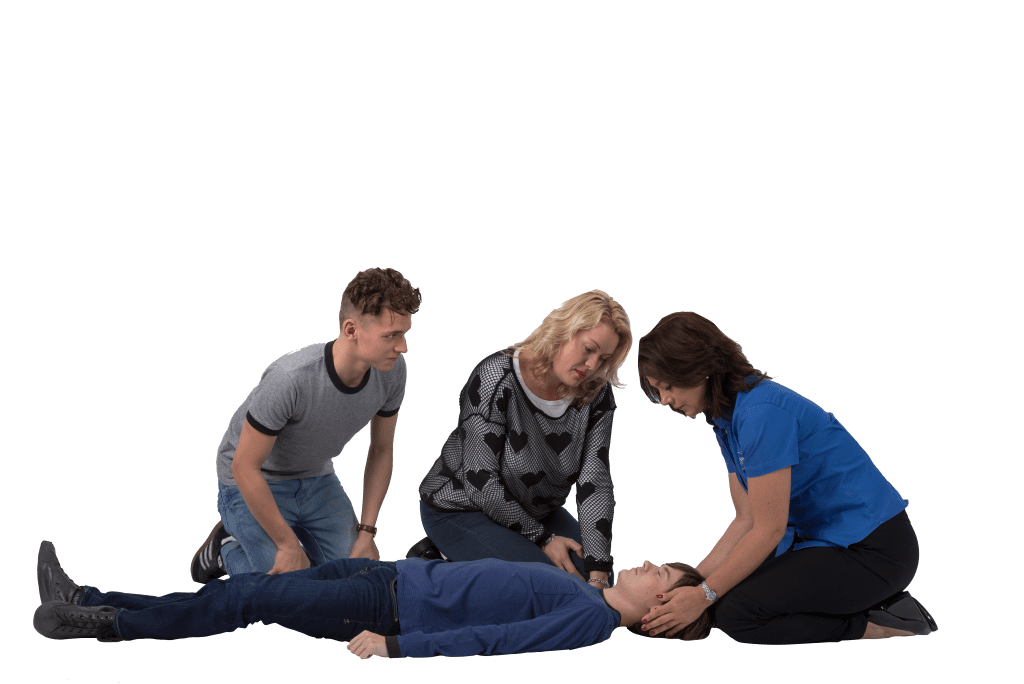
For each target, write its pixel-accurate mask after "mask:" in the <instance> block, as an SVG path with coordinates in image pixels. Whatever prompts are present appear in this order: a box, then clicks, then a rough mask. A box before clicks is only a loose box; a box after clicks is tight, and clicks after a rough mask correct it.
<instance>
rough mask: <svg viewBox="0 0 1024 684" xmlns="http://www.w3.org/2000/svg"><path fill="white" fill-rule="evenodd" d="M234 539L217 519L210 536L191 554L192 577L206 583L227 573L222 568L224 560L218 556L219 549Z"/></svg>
mask: <svg viewBox="0 0 1024 684" xmlns="http://www.w3.org/2000/svg"><path fill="white" fill-rule="evenodd" d="M234 540H235V538H234V537H232V536H231V534H230V533H228V531H227V530H226V529H225V528H224V523H223V522H219V521H218V523H217V524H216V525H214V526H213V530H211V531H210V536H209V537H207V538H206V541H204V542H203V545H202V546H200V547H199V550H198V551H196V555H194V556H192V567H191V572H192V579H193V580H194V581H196V582H199V583H200V584H206V583H207V582H209V581H210V580H215V579H217V578H218V577H223V576H224V575H225V574H227V571H225V570H224V561H223V559H221V557H220V549H221V547H222V546H224V545H225V544H227V543H228V542H230V541H234Z"/></svg>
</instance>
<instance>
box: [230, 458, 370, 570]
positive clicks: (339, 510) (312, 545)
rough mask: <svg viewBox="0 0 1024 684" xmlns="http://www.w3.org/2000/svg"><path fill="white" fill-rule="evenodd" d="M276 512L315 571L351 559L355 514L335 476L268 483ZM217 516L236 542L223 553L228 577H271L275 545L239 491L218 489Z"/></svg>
mask: <svg viewBox="0 0 1024 684" xmlns="http://www.w3.org/2000/svg"><path fill="white" fill-rule="evenodd" d="M267 484H268V485H270V493H271V494H273V495H274V501H275V502H277V508H278V510H280V511H281V515H282V516H284V520H285V522H287V523H288V525H289V526H290V527H291V528H292V530H293V531H294V532H295V536H296V537H298V538H299V542H301V543H302V548H303V549H304V550H305V552H306V555H307V556H308V557H309V562H310V564H312V565H323V564H324V563H327V562H328V561H332V560H334V559H335V558H348V555H349V554H350V553H352V545H353V544H355V541H356V534H357V532H356V525H357V524H358V521H357V520H356V514H355V511H353V510H352V502H351V501H349V499H348V495H347V494H345V490H344V489H342V487H341V483H340V482H338V477H337V475H334V474H333V473H332V474H330V475H321V476H320V477H306V478H300V479H297V480H282V481H280V482H268V483H267ZM218 485H219V488H220V491H219V493H218V495H217V510H218V511H220V519H221V520H222V521H223V522H224V527H225V528H226V529H227V531H228V532H230V533H231V536H233V537H234V538H235V541H233V542H228V543H227V544H225V545H224V548H222V549H221V558H223V559H224V568H225V569H226V570H227V572H228V574H229V575H241V574H245V573H248V572H268V571H269V570H270V569H271V568H272V567H274V558H275V557H276V556H277V545H276V544H274V541H273V540H272V539H271V538H270V537H269V536H267V533H266V531H264V529H263V527H261V526H260V524H259V523H258V522H256V518H254V517H252V513H250V512H249V507H248V506H247V505H246V504H245V500H244V499H243V498H242V493H241V492H239V491H238V487H234V486H232V487H229V486H227V485H225V484H224V483H222V482H219V483H218Z"/></svg>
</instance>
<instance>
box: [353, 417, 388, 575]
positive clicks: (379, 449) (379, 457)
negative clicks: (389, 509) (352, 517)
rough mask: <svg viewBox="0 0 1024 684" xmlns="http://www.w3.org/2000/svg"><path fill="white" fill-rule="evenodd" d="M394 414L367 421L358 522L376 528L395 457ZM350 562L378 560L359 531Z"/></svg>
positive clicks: (369, 538)
mask: <svg viewBox="0 0 1024 684" xmlns="http://www.w3.org/2000/svg"><path fill="white" fill-rule="evenodd" d="M397 423H398V414H397V413H396V414H395V415H393V416H388V417H387V418H382V417H381V416H374V417H373V418H372V419H371V420H370V450H369V452H368V453H367V455H366V470H365V471H364V472H363V507H362V514H361V515H360V517H359V522H361V523H362V524H363V525H370V526H371V527H376V525H377V516H378V515H379V514H380V507H381V506H382V505H383V504H384V497H385V496H386V495H387V493H388V487H389V486H390V485H391V473H392V470H393V468H394V460H395V459H394V456H395V425H396V424H397ZM349 557H350V558H372V559H374V560H380V553H379V552H378V551H377V545H376V544H375V543H374V541H373V535H372V534H370V533H369V532H366V531H365V530H364V531H360V532H359V534H358V535H357V536H356V543H355V544H354V545H353V546H352V553H351V554H349Z"/></svg>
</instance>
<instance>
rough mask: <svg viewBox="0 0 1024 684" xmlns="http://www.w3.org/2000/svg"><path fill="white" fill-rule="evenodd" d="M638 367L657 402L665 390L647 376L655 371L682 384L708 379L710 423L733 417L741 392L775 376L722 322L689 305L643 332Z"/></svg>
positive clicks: (672, 382)
mask: <svg viewBox="0 0 1024 684" xmlns="http://www.w3.org/2000/svg"><path fill="white" fill-rule="evenodd" d="M637 367H638V368H639V370H640V386H641V387H643V389H644V392H646V393H647V397H648V398H649V399H650V400H651V401H653V402H654V403H656V404H658V403H661V394H660V393H659V392H658V388H657V387H654V386H652V385H651V384H650V383H649V382H647V378H649V377H650V378H654V379H656V380H660V381H661V382H664V383H667V384H669V385H675V386H677V387H697V386H699V385H700V384H701V383H702V382H704V381H705V380H707V388H706V389H705V391H704V416H705V418H706V419H707V421H708V422H709V423H711V422H712V421H713V420H714V419H716V418H721V419H725V420H729V419H731V418H732V409H733V407H734V406H735V405H736V395H737V394H738V393H739V392H746V391H748V390H750V389H752V388H753V387H756V386H757V384H758V383H759V382H761V381H762V380H771V377H770V376H768V375H766V374H764V373H762V372H761V371H759V370H757V369H756V368H754V367H753V366H751V365H750V362H749V361H747V357H746V356H745V355H744V354H743V348H742V347H740V345H738V344H737V343H736V342H734V341H733V340H731V339H730V338H728V337H726V336H725V333H723V332H722V331H721V330H719V329H718V326H717V325H715V324H714V323H712V322H711V321H709V320H708V319H706V318H704V317H703V316H701V315H699V314H695V313H693V312H689V311H687V312H681V313H674V314H669V315H668V316H665V317H664V318H662V319H661V320H660V321H658V324H657V325H656V326H654V329H653V330H651V332H649V333H647V334H646V335H644V336H643V337H641V338H640V345H639V353H638V358H637ZM751 376H753V380H750V378H751Z"/></svg>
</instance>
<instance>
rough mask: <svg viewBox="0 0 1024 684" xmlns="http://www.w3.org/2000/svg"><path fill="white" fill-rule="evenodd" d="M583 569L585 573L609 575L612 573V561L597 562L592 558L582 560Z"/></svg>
mask: <svg viewBox="0 0 1024 684" xmlns="http://www.w3.org/2000/svg"><path fill="white" fill-rule="evenodd" d="M583 569H584V570H585V571H587V572H592V571H596V572H607V573H611V571H612V561H611V560H606V561H598V560H594V559H592V558H584V559H583Z"/></svg>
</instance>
